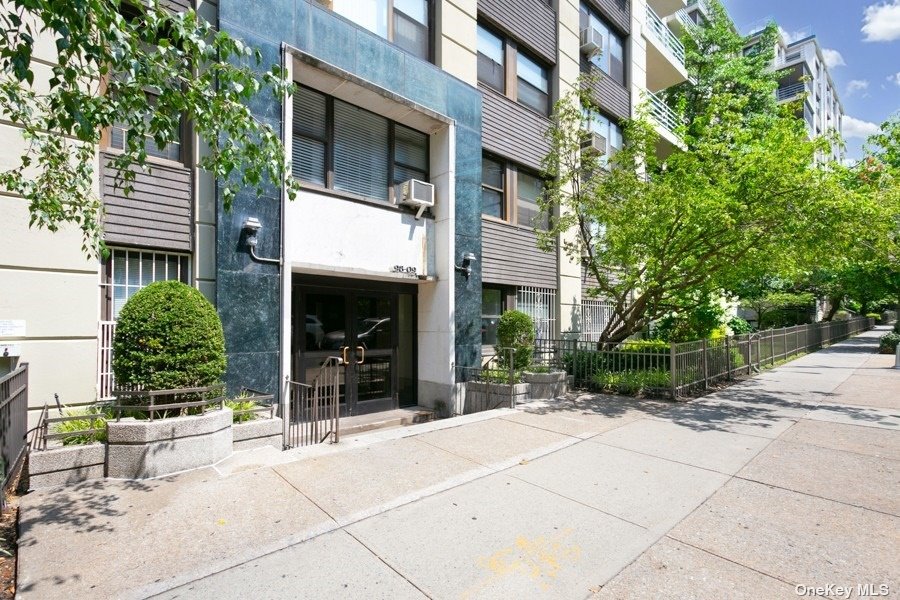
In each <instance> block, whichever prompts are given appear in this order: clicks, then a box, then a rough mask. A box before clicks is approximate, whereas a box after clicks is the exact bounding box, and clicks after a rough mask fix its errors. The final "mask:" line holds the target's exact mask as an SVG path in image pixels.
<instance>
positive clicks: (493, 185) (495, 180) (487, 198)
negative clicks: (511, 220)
mask: <svg viewBox="0 0 900 600" xmlns="http://www.w3.org/2000/svg"><path fill="white" fill-rule="evenodd" d="M505 180H506V167H505V165H504V164H503V163H502V162H500V161H497V160H494V159H492V158H488V157H487V156H482V158H481V198H482V208H481V212H482V214H485V215H489V216H491V217H497V218H498V219H505V218H506V210H505V208H506V200H505V198H506V195H505V193H504V188H505V187H506V186H505V185H504V182H505Z"/></svg>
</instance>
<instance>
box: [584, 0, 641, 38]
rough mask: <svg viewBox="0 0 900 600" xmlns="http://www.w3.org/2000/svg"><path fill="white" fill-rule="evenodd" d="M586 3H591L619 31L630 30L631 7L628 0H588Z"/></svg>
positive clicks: (628, 31) (627, 31)
mask: <svg viewBox="0 0 900 600" xmlns="http://www.w3.org/2000/svg"><path fill="white" fill-rule="evenodd" d="M588 4H591V5H593V6H594V8H595V9H597V11H598V12H599V13H600V14H601V15H602V16H604V17H606V18H607V19H608V20H609V21H610V22H611V23H612V24H613V25H615V26H616V27H617V28H618V29H619V31H620V32H621V33H625V34H628V33H630V32H631V9H630V7H629V6H628V4H629V3H628V0H588Z"/></svg>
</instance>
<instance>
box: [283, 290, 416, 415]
mask: <svg viewBox="0 0 900 600" xmlns="http://www.w3.org/2000/svg"><path fill="white" fill-rule="evenodd" d="M351 284H352V285H353V287H351ZM415 304H416V287H415V286H414V285H403V284H383V283H380V282H360V281H347V280H331V279H325V278H321V279H320V278H304V277H302V276H299V275H295V276H294V285H293V293H292V307H293V311H292V313H293V315H292V327H291V329H292V338H291V355H292V360H291V379H292V380H293V381H299V382H302V383H307V384H312V383H313V381H314V380H315V378H316V376H317V375H318V373H319V369H320V367H321V366H322V364H323V363H324V362H325V361H326V359H328V357H332V356H335V357H338V358H340V359H341V363H342V367H343V368H342V372H341V377H340V385H339V394H340V409H341V416H353V415H361V414H366V413H371V412H379V411H384V410H391V409H395V408H398V407H401V406H412V405H415V404H416V393H415V390H416V373H415V365H416V356H415V354H416V352H415V339H416V324H415V313H416V309H415Z"/></svg>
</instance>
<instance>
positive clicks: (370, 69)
mask: <svg viewBox="0 0 900 600" xmlns="http://www.w3.org/2000/svg"><path fill="white" fill-rule="evenodd" d="M184 2H190V0H184ZM186 6H187V4H184V5H183V6H179V5H178V4H174V5H172V6H171V8H172V9H173V10H179V8H184V7H186ZM195 8H196V9H197V10H198V12H199V13H200V14H201V15H202V16H203V17H204V18H206V19H208V20H210V21H213V22H215V23H217V24H218V27H219V28H220V29H222V30H224V31H228V32H229V33H231V34H232V35H234V36H236V37H240V38H242V39H244V40H245V41H246V42H248V43H250V44H251V45H252V46H254V47H256V48H258V49H259V50H260V51H261V53H262V55H263V64H264V67H265V68H268V66H269V65H271V64H281V65H283V66H285V67H286V68H287V70H288V72H289V73H290V75H291V77H292V78H293V80H294V81H295V82H296V83H297V84H298V91H297V92H296V93H295V94H294V95H292V96H291V97H289V98H272V97H261V98H258V99H257V100H256V101H254V103H253V105H252V106H251V108H252V110H253V111H254V113H255V114H256V116H257V117H258V118H260V119H263V120H265V121H266V122H268V123H270V124H272V125H273V127H274V128H275V129H276V130H277V131H280V132H281V133H282V136H283V139H284V141H285V144H286V146H287V149H288V151H289V153H290V155H291V157H292V168H293V174H294V176H295V177H296V178H298V179H299V180H300V183H301V188H302V190H301V192H300V194H299V197H298V198H297V199H296V200H294V201H288V200H287V199H286V198H285V195H284V194H283V193H282V190H280V189H277V188H276V187H271V188H269V189H267V190H266V191H265V193H263V194H262V195H259V194H257V193H256V191H255V190H253V191H250V190H248V191H246V192H245V193H241V194H238V196H237V198H236V199H235V201H234V203H233V206H232V209H231V210H230V211H224V210H223V208H222V202H221V198H220V197H219V192H218V190H217V189H216V185H215V181H213V180H212V178H211V177H209V175H208V174H207V173H204V172H202V171H200V170H198V169H196V168H195V167H194V165H195V164H196V161H197V158H198V157H199V156H201V155H202V153H203V152H205V151H206V149H205V148H204V147H203V146H202V145H201V144H199V143H198V141H197V139H196V136H194V135H193V134H192V132H191V130H190V124H189V123H185V124H184V126H183V131H182V137H181V140H180V141H179V143H178V144H173V145H171V146H170V147H167V148H164V149H159V148H152V151H150V150H151V149H148V152H149V153H150V154H151V157H150V158H149V159H148V160H149V161H150V162H151V163H152V166H153V168H152V170H150V171H143V172H141V173H139V174H138V176H137V180H136V183H135V192H134V193H133V194H132V195H131V196H129V197H126V196H124V195H123V194H121V193H120V192H119V191H118V190H117V189H116V187H115V185H114V184H113V181H114V175H115V174H114V173H111V172H110V170H109V167H108V162H109V156H110V155H112V154H114V153H115V152H116V151H119V150H120V149H121V148H122V147H123V146H122V144H123V139H124V136H126V135H127V131H124V130H120V129H119V130H117V129H116V128H112V129H111V130H110V131H109V132H106V133H105V135H104V138H103V143H102V145H101V147H100V148H99V149H98V153H97V164H96V173H97V181H96V190H97V193H98V195H100V197H101V198H102V199H103V203H104V207H105V210H106V216H105V220H104V224H105V230H106V241H107V244H108V245H109V247H110V249H111V254H110V257H109V258H108V259H106V260H104V261H93V260H89V259H86V258H85V257H84V256H83V254H82V253H81V251H80V243H79V242H80V240H79V239H77V236H76V235H75V233H74V232H60V233H56V234H49V233H46V232H38V231H33V230H30V229H28V228H27V211H26V207H25V206H24V203H23V202H22V201H21V199H15V198H11V197H6V196H3V197H0V202H3V203H5V204H6V205H7V206H5V208H7V209H8V212H9V214H13V215H15V219H16V220H15V221H14V222H15V227H14V235H15V236H17V237H16V238H15V240H14V243H12V244H11V247H13V248H15V250H14V251H12V252H11V253H4V259H3V260H2V261H0V276H2V278H3V281H4V287H7V286H9V288H10V289H12V288H13V287H15V288H16V289H19V290H27V292H25V294H24V295H23V294H15V295H12V294H6V293H5V294H4V298H3V300H2V301H0V320H4V319H5V320H8V321H10V322H12V321H15V322H16V323H19V322H21V321H25V322H26V326H25V328H24V329H21V328H20V329H16V330H15V333H16V335H15V336H7V337H0V344H9V345H16V346H17V348H16V349H15V352H16V353H17V354H18V356H19V358H18V360H21V361H27V362H29V363H30V364H31V365H32V378H33V382H32V383H33V386H34V387H33V390H34V393H33V394H32V399H31V402H32V404H33V406H35V407H38V406H42V405H43V404H44V403H45V402H52V397H53V394H54V393H59V395H60V399H61V401H63V402H64V403H67V404H72V405H75V404H87V403H90V402H93V401H95V400H96V399H97V398H101V399H102V398H104V397H106V396H108V395H109V393H110V391H111V386H112V385H113V384H112V382H111V378H110V372H109V356H110V346H111V343H110V342H111V335H112V331H113V330H114V323H115V319H116V317H117V314H118V311H119V310H120V309H121V307H122V306H123V305H124V303H125V301H127V299H128V298H129V297H130V296H132V295H133V294H134V293H136V292H137V290H139V289H141V287H143V286H145V285H147V284H149V283H150V282H152V281H155V280H160V279H178V280H181V281H184V282H185V283H188V284H190V285H194V286H196V287H197V288H199V289H200V290H201V291H202V292H203V293H204V294H205V295H206V296H207V298H209V299H210V301H212V302H213V303H214V304H215V305H216V307H217V309H218V311H219V314H220V316H221V318H222V322H223V326H224V329H225V336H226V346H227V352H228V365H229V366H228V372H227V375H226V381H227V383H228V384H229V386H230V387H231V388H232V389H236V388H237V387H239V386H246V387H251V388H254V389H260V390H265V391H271V392H274V393H276V394H279V393H281V392H282V390H283V389H284V383H285V381H288V380H293V381H300V382H306V381H309V380H310V378H312V377H314V376H315V374H316V372H317V371H318V368H319V366H320V365H321V364H322V362H323V361H324V360H325V359H326V358H327V357H329V356H335V355H337V356H340V357H341V358H342V360H343V362H344V364H345V373H344V380H343V381H344V385H343V386H342V393H343V395H344V396H343V398H342V402H343V404H342V406H343V410H344V412H345V414H360V413H364V412H371V411H379V410H385V409H390V408H394V407H398V406H406V405H416V404H418V405H424V406H433V405H434V404H435V403H436V402H438V401H444V402H447V401H449V400H450V398H451V397H452V391H453V389H454V385H455V383H456V381H457V377H458V367H471V366H478V365H480V364H481V362H482V360H483V357H484V356H485V355H486V354H487V353H489V352H490V351H491V347H492V345H493V343H494V341H495V339H496V323H497V319H498V318H499V316H500V314H502V312H503V311H505V310H509V309H512V308H517V309H519V310H523V311H524V312H527V313H528V314H530V315H531V316H532V317H533V318H534V319H535V322H536V326H537V329H538V334H539V335H540V336H542V337H551V336H552V337H557V336H561V335H569V336H573V337H575V336H580V337H586V338H590V336H591V335H595V334H596V333H598V332H599V331H600V330H601V329H602V327H603V325H604V320H605V318H607V317H608V311H609V306H608V305H607V304H606V303H604V302H603V301H602V300H598V299H594V298H590V297H588V295H587V293H586V290H587V289H588V288H589V287H590V285H591V282H590V280H589V279H588V278H587V276H586V275H585V273H584V271H583V268H582V265H581V264H580V262H579V261H577V260H575V261H573V260H571V259H570V258H569V257H567V256H565V254H564V253H563V252H561V251H559V250H554V251H551V252H545V251H543V250H540V249H539V248H538V247H537V233H536V231H535V229H536V228H540V227H546V223H547V219H548V215H543V214H541V210H540V207H539V204H538V202H537V198H538V197H539V195H540V193H541V189H542V186H543V181H542V179H541V177H542V175H541V160H542V158H543V156H544V155H545V154H546V152H547V150H548V144H547V141H546V140H545V138H544V132H545V131H546V129H547V127H548V126H549V125H550V115H551V112H552V107H553V103H554V102H555V101H557V100H558V99H559V98H561V97H563V96H565V95H566V94H567V93H568V92H570V91H571V90H573V88H574V86H576V85H578V81H579V76H580V75H581V74H584V73H593V74H595V75H597V76H598V77H596V78H594V79H593V81H592V83H591V85H592V92H593V97H594V99H595V101H596V105H597V110H596V111H594V114H592V116H591V119H590V129H591V130H592V131H593V132H594V133H595V134H597V135H598V136H600V137H601V138H602V139H603V142H604V144H605V147H606V153H607V155H609V154H611V153H613V152H615V150H616V149H617V148H619V147H621V144H622V128H621V124H622V121H623V120H624V119H627V118H629V117H630V116H631V115H633V114H634V112H635V110H637V107H638V105H639V104H640V103H642V102H645V101H646V102H647V103H648V104H649V106H650V112H651V115H652V116H653V118H654V120H655V122H656V124H657V127H658V129H659V131H660V134H661V141H660V146H659V149H658V150H659V152H661V153H662V154H666V153H669V152H672V151H674V150H675V149H677V147H678V146H679V144H680V142H679V140H678V139H677V136H676V135H675V134H674V133H673V130H674V129H675V121H674V119H675V117H674V115H672V114H671V112H669V111H668V109H667V108H666V107H665V105H664V104H663V103H662V102H659V101H658V100H656V96H655V93H658V92H659V91H661V90H663V89H665V88H666V87H668V86H670V85H674V84H676V83H680V82H682V81H684V80H685V79H686V78H687V72H686V71H685V67H684V48H683V47H682V46H681V43H680V41H679V40H678V37H677V36H678V32H679V27H680V26H682V25H683V22H684V19H685V18H687V16H688V15H687V13H688V12H689V10H690V7H689V6H688V5H686V4H685V3H684V2H682V1H680V0H650V1H649V2H648V1H645V0H632V1H631V2H629V1H628V0H583V1H581V2H579V1H578V0H554V1H553V2H547V1H546V0H456V1H453V2H450V1H447V0H373V1H372V2H366V3H359V2H350V1H347V0H276V1H274V2H269V3H248V2H245V1H243V0H218V2H205V1H201V2H199V3H197V5H196V6H195ZM680 24H682V25H680ZM46 61H47V62H48V64H52V56H48V57H47V58H46ZM2 127H4V128H7V129H10V128H11V125H9V124H3V125H2ZM3 135H9V136H11V137H13V138H14V137H15V132H14V131H7V132H6V133H4V134H3ZM4 152H5V151H4ZM16 156H17V154H16V153H15V152H14V151H12V152H11V153H10V154H8V157H7V158H8V160H14V159H15V158H16ZM409 182H422V183H423V184H427V185H426V186H419V184H416V183H409ZM416 190H419V191H418V192H417V191H416ZM419 192H421V193H423V194H426V195H427V196H428V197H429V198H433V204H428V203H423V202H421V201H420V200H421V198H414V197H413V196H416V195H417V194H418V193H419ZM432 192H433V193H432ZM250 237H253V238H254V239H255V240H257V244H256V245H255V247H251V246H250V245H248V244H247V241H248V239H249V238H250ZM37 248H40V249H41V250H40V251H36V250H35V249H37ZM26 249H27V250H26ZM251 250H252V252H251ZM64 289H65V291H63V290H64ZM10 360H13V359H10Z"/></svg>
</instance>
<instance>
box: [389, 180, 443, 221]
mask: <svg viewBox="0 0 900 600" xmlns="http://www.w3.org/2000/svg"><path fill="white" fill-rule="evenodd" d="M397 201H398V203H399V204H405V205H407V206H412V207H415V208H418V209H419V212H418V213H416V218H417V219H420V218H422V213H424V212H425V209H428V208H432V207H433V206H434V186H433V185H431V184H430V183H426V182H424V181H419V180H418V179H410V180H408V181H404V182H403V183H402V184H400V193H399V194H398V198H397Z"/></svg>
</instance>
